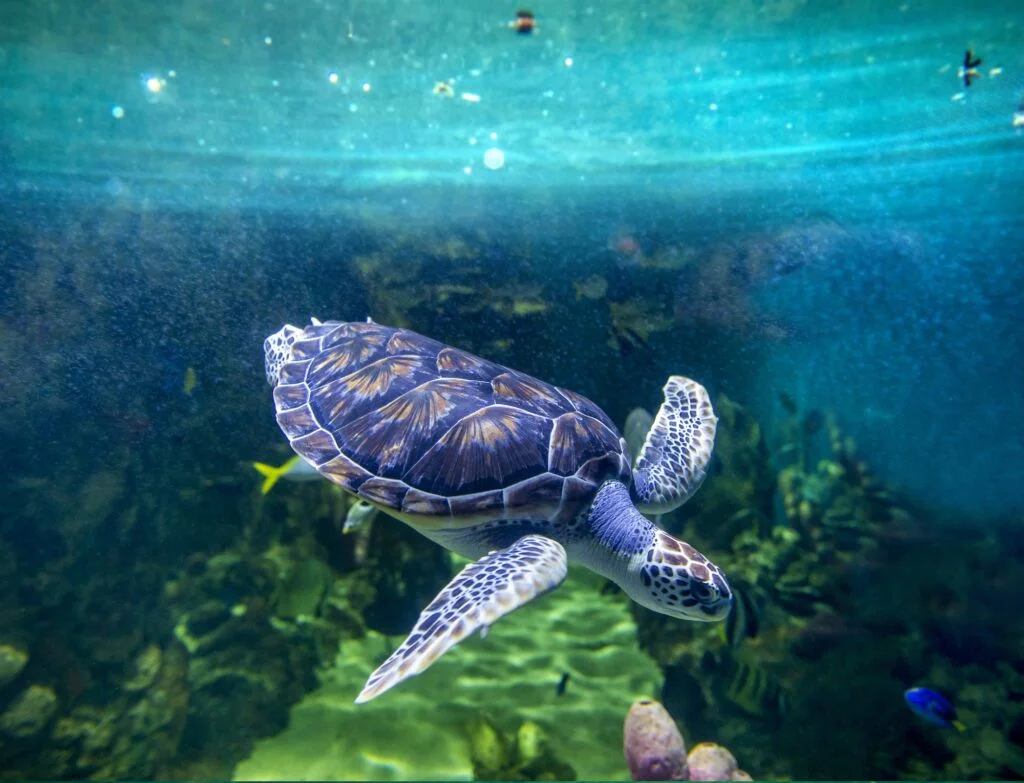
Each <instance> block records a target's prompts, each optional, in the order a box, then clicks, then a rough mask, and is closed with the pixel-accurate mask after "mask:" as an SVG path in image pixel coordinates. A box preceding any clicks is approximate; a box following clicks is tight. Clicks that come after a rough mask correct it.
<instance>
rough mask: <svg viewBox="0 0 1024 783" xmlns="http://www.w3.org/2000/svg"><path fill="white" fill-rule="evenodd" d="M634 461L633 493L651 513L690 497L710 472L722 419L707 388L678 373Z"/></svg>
mask: <svg viewBox="0 0 1024 783" xmlns="http://www.w3.org/2000/svg"><path fill="white" fill-rule="evenodd" d="M663 391H664V394H665V401H664V402H663V403H662V404H661V408H660V409H659V410H658V415H657V416H655V417H654V424H652V425H651V429H650V432H648V433H647V440H646V441H645V442H644V446H643V449H641V450H640V455H639V456H638V457H637V460H636V465H635V466H634V467H633V499H634V501H635V502H636V505H637V508H639V509H640V510H641V511H643V512H644V513H648V514H665V513H667V512H669V511H672V510H673V509H675V508H678V507H679V506H681V505H682V504H683V503H685V502H686V501H687V500H688V499H689V498H690V497H691V496H692V495H693V493H694V492H696V491H697V490H698V489H700V485H701V484H702V483H703V482H704V478H705V477H706V476H707V471H708V463H709V462H710V461H711V452H712V450H713V449H714V447H715V429H716V428H717V426H718V419H717V418H716V417H715V412H714V410H713V409H712V407H711V399H710V398H709V397H708V393H707V390H706V389H705V388H704V387H703V386H701V385H700V384H699V383H697V382H696V381H691V380H690V379H689V378H684V377H682V376H681V375H673V376H671V377H670V378H669V379H668V382H667V383H666V384H665V388H664V390H663Z"/></svg>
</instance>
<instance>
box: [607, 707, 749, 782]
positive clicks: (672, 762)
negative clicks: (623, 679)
mask: <svg viewBox="0 0 1024 783" xmlns="http://www.w3.org/2000/svg"><path fill="white" fill-rule="evenodd" d="M623 750H624V752H625V755H626V763H627V765H628V766H629V772H630V776H631V777H632V779H633V780H751V777H750V775H749V774H748V773H747V772H745V771H744V770H741V769H740V768H739V765H738V764H737V763H736V758H735V756H733V755H732V753H730V752H729V751H728V750H726V749H725V748H723V747H722V746H721V745H717V744H716V743H714V742H702V743H700V744H699V745H696V746H695V747H694V748H693V749H692V750H691V751H690V752H689V754H687V752H686V742H685V741H684V740H683V735H682V734H680V732H679V729H678V727H677V726H676V724H675V721H674V720H672V716H671V715H669V713H668V710H666V709H665V708H664V707H663V706H662V705H661V704H659V703H658V702H656V701H654V700H653V699H639V700H637V701H635V702H634V703H633V706H632V707H630V710H629V714H628V715H626V724H625V726H624V728H623Z"/></svg>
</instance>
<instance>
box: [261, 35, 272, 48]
mask: <svg viewBox="0 0 1024 783" xmlns="http://www.w3.org/2000/svg"><path fill="white" fill-rule="evenodd" d="M263 43H265V44H266V45H267V46H270V45H271V44H272V43H274V39H273V38H271V37H270V36H269V35H268V36H265V37H264V38H263Z"/></svg>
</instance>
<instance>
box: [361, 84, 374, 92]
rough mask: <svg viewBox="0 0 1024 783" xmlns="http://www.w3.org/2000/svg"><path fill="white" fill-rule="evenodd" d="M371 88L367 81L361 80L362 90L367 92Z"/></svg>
mask: <svg viewBox="0 0 1024 783" xmlns="http://www.w3.org/2000/svg"><path fill="white" fill-rule="evenodd" d="M372 89H373V87H372V86H370V83H369V82H363V92H369V91H370V90H372Z"/></svg>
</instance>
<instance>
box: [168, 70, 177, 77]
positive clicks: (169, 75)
mask: <svg viewBox="0 0 1024 783" xmlns="http://www.w3.org/2000/svg"><path fill="white" fill-rule="evenodd" d="M177 75H178V72H177V71H176V70H174V69H173V68H171V70H169V71H168V72H167V78H168V79H173V78H174V77H175V76H177Z"/></svg>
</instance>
